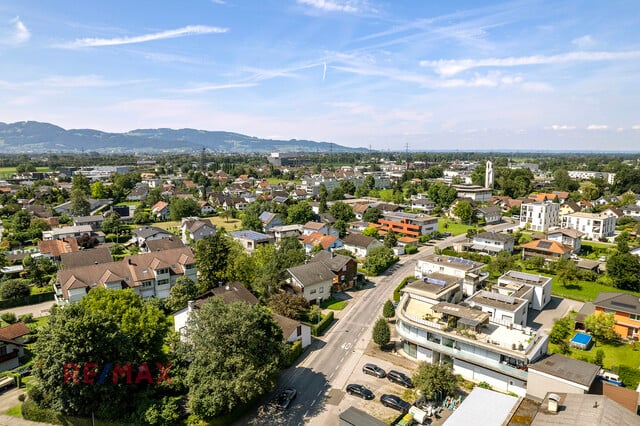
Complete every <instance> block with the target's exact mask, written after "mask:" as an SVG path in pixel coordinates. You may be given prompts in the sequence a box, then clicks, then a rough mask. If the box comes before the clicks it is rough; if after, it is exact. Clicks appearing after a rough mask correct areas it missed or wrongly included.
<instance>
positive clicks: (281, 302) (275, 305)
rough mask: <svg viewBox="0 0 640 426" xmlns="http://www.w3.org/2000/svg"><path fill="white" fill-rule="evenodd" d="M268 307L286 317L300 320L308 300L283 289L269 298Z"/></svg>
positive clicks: (306, 308)
mask: <svg viewBox="0 0 640 426" xmlns="http://www.w3.org/2000/svg"><path fill="white" fill-rule="evenodd" d="M269 308H271V310H273V312H275V313H277V314H280V315H283V316H285V317H287V318H291V319H294V320H298V321H302V320H304V319H305V316H306V312H307V310H308V309H309V302H307V299H305V298H304V296H300V295H298V294H291V293H289V292H286V291H283V292H280V293H275V294H273V295H272V296H271V297H270V298H269Z"/></svg>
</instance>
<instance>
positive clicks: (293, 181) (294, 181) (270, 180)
mask: <svg viewBox="0 0 640 426" xmlns="http://www.w3.org/2000/svg"><path fill="white" fill-rule="evenodd" d="M267 182H269V183H270V184H271V185H277V184H279V183H293V184H297V183H300V182H301V181H300V180H289V179H280V178H267Z"/></svg>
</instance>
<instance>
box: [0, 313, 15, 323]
mask: <svg viewBox="0 0 640 426" xmlns="http://www.w3.org/2000/svg"><path fill="white" fill-rule="evenodd" d="M0 318H2V321H4V322H6V323H7V324H13V323H15V322H16V321H18V319H17V318H16V314H14V313H13V312H5V313H4V314H2V315H0Z"/></svg>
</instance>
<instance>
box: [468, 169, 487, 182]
mask: <svg viewBox="0 0 640 426" xmlns="http://www.w3.org/2000/svg"><path fill="white" fill-rule="evenodd" d="M485 173H486V167H485V165H484V164H481V165H479V166H476V167H475V168H474V169H473V171H472V172H471V183H473V184H474V185H478V186H484V180H485V179H484V177H485Z"/></svg>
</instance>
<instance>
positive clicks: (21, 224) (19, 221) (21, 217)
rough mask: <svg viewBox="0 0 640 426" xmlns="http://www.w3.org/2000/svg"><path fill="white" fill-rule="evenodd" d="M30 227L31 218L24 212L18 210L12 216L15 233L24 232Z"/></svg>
mask: <svg viewBox="0 0 640 426" xmlns="http://www.w3.org/2000/svg"><path fill="white" fill-rule="evenodd" d="M29 226H31V216H29V212H27V211H26V210H20V211H18V212H16V213H15V214H14V215H13V228H14V230H15V231H16V232H25V231H27V230H28V229H29Z"/></svg>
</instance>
